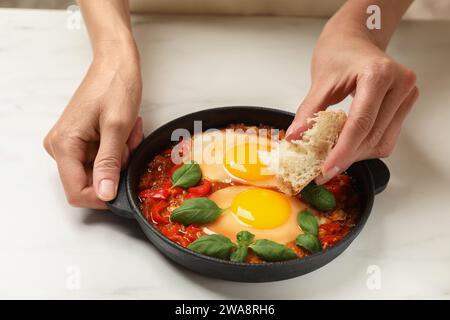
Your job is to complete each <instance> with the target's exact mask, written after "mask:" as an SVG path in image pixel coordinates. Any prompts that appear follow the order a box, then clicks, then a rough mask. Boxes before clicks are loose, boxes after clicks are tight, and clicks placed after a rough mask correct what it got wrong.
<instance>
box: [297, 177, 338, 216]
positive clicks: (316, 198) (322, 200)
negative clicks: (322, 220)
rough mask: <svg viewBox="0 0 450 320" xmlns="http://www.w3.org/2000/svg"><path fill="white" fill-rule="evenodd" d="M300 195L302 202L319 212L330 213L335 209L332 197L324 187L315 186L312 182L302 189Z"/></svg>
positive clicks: (334, 200)
mask: <svg viewBox="0 0 450 320" xmlns="http://www.w3.org/2000/svg"><path fill="white" fill-rule="evenodd" d="M300 195H301V196H302V199H303V200H305V201H306V202H308V203H309V204H310V205H312V206H313V207H314V208H316V209H317V210H319V211H330V210H333V209H334V208H336V199H335V198H334V195H333V194H332V193H331V192H330V191H328V189H327V188H325V187H324V186H322V185H316V184H315V183H314V182H311V183H310V184H308V185H307V186H306V187H305V188H303V190H302V191H300Z"/></svg>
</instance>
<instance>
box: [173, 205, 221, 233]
mask: <svg viewBox="0 0 450 320" xmlns="http://www.w3.org/2000/svg"><path fill="white" fill-rule="evenodd" d="M221 213H222V209H220V208H219V207H218V206H217V204H216V203H215V202H214V201H212V200H209V199H208V198H192V199H187V200H185V201H184V202H183V203H182V204H181V206H179V207H178V208H176V209H175V210H173V211H172V214H171V215H170V220H172V221H178V222H181V223H182V224H184V225H185V226H187V225H189V224H192V223H198V224H204V223H208V222H211V221H214V220H215V219H217V217H219V215H220V214H221Z"/></svg>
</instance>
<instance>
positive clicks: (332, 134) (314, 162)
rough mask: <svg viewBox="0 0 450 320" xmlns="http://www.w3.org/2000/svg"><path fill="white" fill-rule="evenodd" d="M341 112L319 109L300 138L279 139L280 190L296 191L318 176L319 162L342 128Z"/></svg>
mask: <svg viewBox="0 0 450 320" xmlns="http://www.w3.org/2000/svg"><path fill="white" fill-rule="evenodd" d="M346 119H347V115H346V114H345V112H344V111H320V112H318V113H316V114H315V117H314V118H312V119H309V120H308V121H310V122H314V124H313V126H312V127H311V128H310V129H308V130H307V131H305V132H304V133H303V135H302V137H301V139H300V140H293V141H291V142H288V141H286V140H283V141H281V142H280V148H279V154H278V170H277V179H278V182H279V185H280V187H281V191H283V192H284V193H287V194H290V195H295V194H298V193H299V192H300V191H301V190H302V189H303V188H304V187H305V186H306V185H307V184H308V183H310V182H311V181H312V180H314V179H315V178H316V177H317V176H319V175H320V173H321V171H322V166H323V163H324V161H325V159H326V157H327V155H328V154H329V152H330V150H331V149H332V148H333V147H334V145H335V143H336V141H337V139H338V137H339V134H340V133H341V131H342V128H343V127H344V123H345V121H346Z"/></svg>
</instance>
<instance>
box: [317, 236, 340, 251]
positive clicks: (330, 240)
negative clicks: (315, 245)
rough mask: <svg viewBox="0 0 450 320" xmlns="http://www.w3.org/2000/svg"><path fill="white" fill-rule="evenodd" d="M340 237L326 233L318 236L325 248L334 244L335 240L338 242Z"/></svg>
mask: <svg viewBox="0 0 450 320" xmlns="http://www.w3.org/2000/svg"><path fill="white" fill-rule="evenodd" d="M340 239H341V237H340V236H335V235H327V236H323V237H320V239H319V240H320V242H321V243H322V247H323V248H327V247H329V246H332V245H334V244H335V243H336V242H338V241H339V240H340Z"/></svg>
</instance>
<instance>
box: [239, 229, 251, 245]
mask: <svg viewBox="0 0 450 320" xmlns="http://www.w3.org/2000/svg"><path fill="white" fill-rule="evenodd" d="M236 240H237V242H238V244H240V245H243V246H247V247H248V246H249V245H250V244H251V243H252V242H253V240H255V235H254V234H253V233H251V232H248V231H241V232H238V234H237V235H236Z"/></svg>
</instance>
